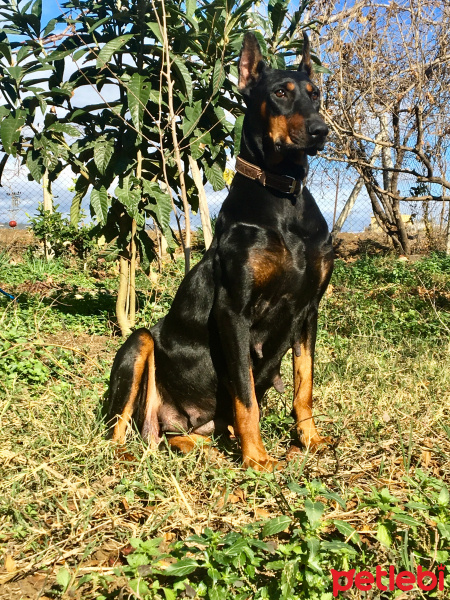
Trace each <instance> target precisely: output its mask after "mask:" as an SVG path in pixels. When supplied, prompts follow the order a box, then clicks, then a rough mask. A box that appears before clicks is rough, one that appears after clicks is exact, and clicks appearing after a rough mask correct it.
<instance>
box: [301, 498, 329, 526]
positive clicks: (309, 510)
mask: <svg viewBox="0 0 450 600" xmlns="http://www.w3.org/2000/svg"><path fill="white" fill-rule="evenodd" d="M324 510H325V505H324V504H323V503H322V502H312V501H311V500H310V499H309V498H307V499H306V500H305V513H306V516H307V517H308V521H309V523H310V525H311V527H312V528H313V529H316V528H317V527H318V526H319V525H320V522H321V518H322V515H323V511H324Z"/></svg>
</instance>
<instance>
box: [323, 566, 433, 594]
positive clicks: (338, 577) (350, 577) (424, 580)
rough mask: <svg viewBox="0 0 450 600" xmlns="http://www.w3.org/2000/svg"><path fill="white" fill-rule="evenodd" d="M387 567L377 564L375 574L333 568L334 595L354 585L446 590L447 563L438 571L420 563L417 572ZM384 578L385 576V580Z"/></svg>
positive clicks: (365, 589) (360, 588)
mask: <svg viewBox="0 0 450 600" xmlns="http://www.w3.org/2000/svg"><path fill="white" fill-rule="evenodd" d="M387 569H388V570H386V569H383V567H380V566H377V567H376V568H375V575H374V574H373V573H371V572H370V571H360V572H359V573H356V572H355V569H350V570H349V571H336V570H335V569H331V575H332V577H333V596H334V597H335V598H336V597H337V596H338V595H339V592H346V591H347V590H349V589H351V588H352V587H353V586H355V587H356V588H357V589H358V590H361V591H364V592H366V591H369V590H371V589H372V588H373V587H374V586H375V587H376V588H377V589H379V590H380V591H386V590H389V591H391V592H393V591H394V590H396V589H398V590H401V591H402V592H407V591H409V590H412V589H413V588H414V585H417V587H418V588H419V590H423V591H426V592H429V591H431V590H434V589H436V588H437V589H438V590H439V591H441V592H442V591H443V590H444V575H445V565H439V566H438V567H437V573H433V572H432V571H425V570H424V569H423V568H422V567H421V566H420V565H419V566H418V567H417V572H416V573H412V572H411V571H400V572H399V573H396V572H395V568H394V567H393V566H390V567H387ZM382 578H384V581H383V580H382ZM344 580H345V581H344Z"/></svg>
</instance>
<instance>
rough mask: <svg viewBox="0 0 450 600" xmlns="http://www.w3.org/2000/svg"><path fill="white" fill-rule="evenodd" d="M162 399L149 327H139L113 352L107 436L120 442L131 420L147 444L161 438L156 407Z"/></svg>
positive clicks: (122, 440)
mask: <svg viewBox="0 0 450 600" xmlns="http://www.w3.org/2000/svg"><path fill="white" fill-rule="evenodd" d="M160 403H161V400H160V396H159V393H158V390H157V388H156V380H155V352H154V342H153V337H152V335H151V333H150V332H149V331H148V329H138V330H137V331H135V332H134V333H133V334H132V335H131V336H130V337H129V338H128V339H127V341H126V342H125V343H124V344H123V346H122V347H121V348H120V349H119V351H118V352H117V354H116V358H115V359H114V363H113V366H112V370H111V378H110V384H109V408H108V416H107V423H108V426H109V437H110V438H111V439H112V440H113V441H116V442H118V443H119V444H123V443H124V441H125V436H126V433H127V429H128V427H129V426H130V425H131V422H132V421H134V423H135V424H136V427H137V429H138V430H139V431H140V432H141V434H142V437H143V438H144V439H146V440H147V439H148V442H149V444H150V445H158V444H159V442H160V440H161V438H160V430H159V422H158V410H159V406H160Z"/></svg>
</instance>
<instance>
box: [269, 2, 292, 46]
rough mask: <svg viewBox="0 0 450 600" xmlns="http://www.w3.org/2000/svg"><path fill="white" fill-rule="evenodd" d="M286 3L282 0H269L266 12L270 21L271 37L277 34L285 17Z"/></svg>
mask: <svg viewBox="0 0 450 600" xmlns="http://www.w3.org/2000/svg"><path fill="white" fill-rule="evenodd" d="M287 9H288V4H287V3H286V2H284V0H270V1H269V6H268V13H269V18H270V22H271V23H272V32H273V37H274V38H275V39H276V38H278V36H279V33H280V29H281V26H282V25H283V21H284V19H285V17H286V13H287Z"/></svg>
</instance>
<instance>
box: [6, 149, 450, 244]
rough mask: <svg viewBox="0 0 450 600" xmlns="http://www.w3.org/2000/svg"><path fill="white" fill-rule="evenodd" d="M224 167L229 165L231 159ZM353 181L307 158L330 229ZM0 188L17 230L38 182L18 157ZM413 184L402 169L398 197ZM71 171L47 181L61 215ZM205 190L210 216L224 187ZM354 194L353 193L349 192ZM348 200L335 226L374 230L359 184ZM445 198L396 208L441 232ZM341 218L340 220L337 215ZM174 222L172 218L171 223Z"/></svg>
mask: <svg viewBox="0 0 450 600" xmlns="http://www.w3.org/2000/svg"><path fill="white" fill-rule="evenodd" d="M229 167H230V168H231V169H233V167H234V163H230V165H229ZM357 181H358V174H357V172H356V171H355V169H353V168H351V167H349V166H348V165H347V164H346V163H343V162H339V161H332V160H329V159H327V158H325V157H324V156H318V157H315V158H313V159H311V160H310V171H309V175H308V182H307V185H308V187H309V189H310V190H311V192H312V193H313V195H314V197H315V199H316V201H317V203H318V205H319V207H320V209H321V211H322V213H323V215H324V217H325V219H326V220H327V222H328V225H329V227H330V229H333V227H335V226H336V224H338V225H340V222H339V217H340V215H341V213H342V211H343V209H344V207H345V206H346V204H347V205H348V201H349V198H350V197H351V196H352V193H353V192H354V188H355V185H356V183H357ZM1 184H2V185H1V187H0V228H9V227H10V224H11V225H14V224H16V227H17V228H18V229H24V228H26V227H28V226H29V224H30V218H31V217H33V216H34V215H35V214H36V211H37V206H38V203H39V202H41V201H42V197H43V190H42V186H41V185H40V184H38V183H36V182H35V181H31V180H30V178H29V176H28V170H27V168H26V166H24V165H21V164H20V161H19V160H17V159H13V158H12V157H11V158H9V159H8V161H7V163H6V166H5V169H4V172H3V176H2V181H1ZM414 185H416V180H415V178H414V177H413V176H411V175H406V174H402V175H401V176H400V178H399V184H398V188H399V192H400V194H401V195H402V196H405V197H406V196H410V190H411V188H412V187H413V186H414ZM73 187H74V174H73V173H72V171H71V170H70V169H66V170H64V171H63V172H62V173H61V174H60V176H59V177H58V179H57V180H56V181H55V182H54V183H53V185H52V191H53V197H54V205H55V206H57V210H59V211H60V212H61V213H63V214H64V215H67V216H68V215H69V213H70V206H71V203H72V198H73V196H74V191H73ZM205 189H206V194H207V199H208V206H209V210H210V215H211V217H215V216H216V215H217V214H218V213H219V210H220V207H221V206H222V203H223V201H224V199H225V198H226V195H227V190H226V189H224V190H221V191H220V192H214V191H213V189H212V188H211V186H209V185H207V186H206V188H205ZM353 195H354V194H353ZM354 196H355V197H354V198H353V200H354V204H353V206H352V208H351V210H350V211H349V213H348V216H347V218H346V219H345V222H344V223H343V225H342V227H341V228H340V229H341V231H342V232H354V233H359V232H363V231H366V230H372V231H379V228H378V226H377V224H376V222H375V219H374V216H373V211H372V206H371V202H370V199H369V197H368V195H367V193H366V192H365V188H364V186H363V187H362V189H361V190H360V191H359V193H358V194H357V195H354ZM82 210H83V212H84V215H85V217H84V220H85V222H90V221H91V217H90V214H89V193H88V194H87V195H86V197H85V198H84V200H83V203H82ZM449 210H450V206H449V203H445V202H427V203H419V202H417V203H415V202H403V203H401V212H402V214H404V215H405V217H404V218H405V220H406V221H409V225H410V226H411V227H414V228H415V230H416V231H417V230H419V229H421V228H422V229H423V228H424V217H425V218H426V219H427V222H428V223H431V224H432V226H433V227H434V228H435V229H436V230H440V231H441V232H442V233H443V234H444V233H445V232H446V231H447V229H448V219H449ZM341 220H342V219H341ZM173 224H174V225H175V221H174V223H173ZM191 227H192V229H193V230H196V229H197V228H199V227H200V216H199V215H198V214H197V215H192V217H191Z"/></svg>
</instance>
